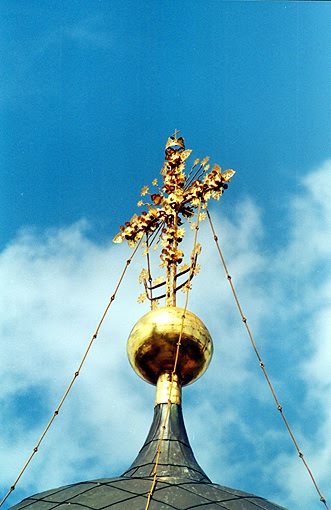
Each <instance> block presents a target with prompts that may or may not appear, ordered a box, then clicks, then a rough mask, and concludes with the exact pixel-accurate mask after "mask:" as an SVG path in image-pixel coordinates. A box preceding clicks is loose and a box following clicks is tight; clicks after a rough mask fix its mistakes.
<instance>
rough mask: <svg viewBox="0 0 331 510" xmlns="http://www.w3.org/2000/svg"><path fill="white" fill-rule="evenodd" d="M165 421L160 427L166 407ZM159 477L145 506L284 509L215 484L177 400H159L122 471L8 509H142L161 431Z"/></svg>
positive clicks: (165, 509) (153, 509)
mask: <svg viewBox="0 0 331 510" xmlns="http://www.w3.org/2000/svg"><path fill="white" fill-rule="evenodd" d="M168 411H169V415H168V423H167V427H166V429H165V430H163V425H164V420H165V419H166V415H167V412H168ZM162 431H163V433H164V436H163V439H162V443H161V445H162V446H161V455H160V458H159V463H158V468H157V482H156V486H155V489H154V491H153V495H152V498H151V501H150V505H149V510H189V509H194V510H217V509H220V508H222V509H223V510H285V509H284V508H282V507H280V506H278V505H276V504H274V503H271V502H269V501H267V500H266V499H264V498H262V497H259V496H254V495H253V494H248V493H245V492H242V491H239V490H236V489H230V488H228V487H223V486H221V485H217V484H214V483H212V482H211V481H210V479H209V478H208V476H207V475H206V474H205V473H204V471H203V470H202V469H201V467H200V466H199V464H198V463H197V461H196V459H195V457H194V454H193V452H192V449H191V447H190V444H189V441H188V437H187V434H186V430H185V425H184V421H183V416H182V409H181V406H180V405H177V404H171V407H170V409H169V410H168V404H159V405H157V406H156V407H155V411H154V419H153V422H152V425H151V428H150V431H149V434H148V436H147V439H146V441H145V443H144V445H143V447H142V449H141V450H140V452H139V454H138V456H137V458H136V459H135V460H134V462H133V463H132V465H131V466H130V468H129V469H128V470H127V471H125V472H124V473H123V474H122V476H120V477H117V478H103V479H100V480H93V481H86V482H81V483H76V484H73V485H67V486H65V487H60V488H57V489H52V490H48V491H46V492H42V493H40V494H36V495H34V496H31V497H29V498H27V499H25V500H23V501H22V502H21V503H18V504H17V505H15V506H13V507H12V509H11V510H23V509H25V510H53V509H55V508H56V509H59V508H61V509H63V508H64V507H66V508H68V505H70V510H83V509H86V510H105V509H112V510H145V508H146V502H147V494H148V492H149V491H150V490H151V486H152V480H153V476H152V472H153V469H154V466H155V458H156V454H157V448H158V445H159V444H160V437H161V434H162Z"/></svg>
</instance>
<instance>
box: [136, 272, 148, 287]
mask: <svg viewBox="0 0 331 510" xmlns="http://www.w3.org/2000/svg"><path fill="white" fill-rule="evenodd" d="M147 278H148V271H147V269H145V268H144V269H142V270H141V271H140V274H139V277H138V281H139V283H142V282H143V281H144V280H146V279H147Z"/></svg>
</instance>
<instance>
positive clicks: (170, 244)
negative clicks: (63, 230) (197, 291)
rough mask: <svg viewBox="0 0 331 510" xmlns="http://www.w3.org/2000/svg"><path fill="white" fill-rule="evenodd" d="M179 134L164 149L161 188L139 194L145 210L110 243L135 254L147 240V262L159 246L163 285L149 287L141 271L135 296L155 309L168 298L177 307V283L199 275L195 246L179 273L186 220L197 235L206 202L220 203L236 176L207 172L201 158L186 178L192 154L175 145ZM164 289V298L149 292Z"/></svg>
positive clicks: (156, 185) (215, 168) (178, 143)
mask: <svg viewBox="0 0 331 510" xmlns="http://www.w3.org/2000/svg"><path fill="white" fill-rule="evenodd" d="M177 134H178V131H175V133H174V134H173V135H172V136H171V137H170V138H168V141H167V143H166V146H165V162H164V165H163V167H162V169H161V175H162V177H163V184H162V186H159V183H158V181H157V179H155V180H154V181H153V182H152V186H153V187H154V190H152V191H150V189H149V187H148V186H144V187H143V188H142V190H141V196H142V197H146V196H148V197H149V201H145V200H146V199H145V198H143V199H142V200H140V201H139V202H138V204H137V205H138V206H139V207H145V208H146V209H145V210H144V211H142V212H141V214H139V215H137V214H134V216H133V217H132V218H131V220H130V221H128V222H126V223H125V225H122V226H121V227H120V232H119V233H118V234H117V235H116V236H115V238H114V239H113V241H114V242H115V243H121V242H122V241H124V240H126V241H127V242H128V244H129V246H130V247H132V248H133V247H134V246H136V243H137V242H138V241H140V240H141V239H142V237H144V236H146V240H145V242H144V243H143V246H144V254H145V255H147V256H148V254H149V251H150V248H151V247H152V246H153V247H154V249H157V248H158V247H159V246H160V245H161V248H162V250H161V254H160V259H161V263H160V266H161V267H162V268H165V269H166V279H165V280H164V278H161V277H159V278H157V279H156V280H154V282H152V283H151V281H150V280H151V278H150V271H147V270H146V269H143V271H142V272H141V274H140V281H141V283H144V285H145V293H144V294H142V295H141V296H139V298H138V301H140V302H142V301H143V300H144V299H145V297H148V298H149V299H150V300H151V301H152V302H154V303H153V305H154V306H155V305H156V300H157V299H160V298H162V297H165V298H166V304H167V305H175V294H176V291H177V290H178V289H179V288H181V287H184V284H183V285H177V278H178V277H179V276H181V275H183V274H185V273H187V272H189V273H190V276H189V280H188V281H190V280H191V278H192V277H193V276H194V274H195V273H196V272H197V271H198V266H197V264H196V259H197V255H198V253H199V251H200V249H201V247H200V246H199V245H197V246H196V247H195V250H194V251H195V252H194V253H192V255H191V267H190V266H188V265H186V264H185V265H184V266H182V267H179V272H178V271H177V268H178V266H179V264H181V263H182V261H183V257H184V253H183V251H182V250H181V249H179V247H178V245H179V244H180V243H181V241H182V240H183V237H184V235H185V230H184V228H183V224H184V220H187V221H188V222H189V223H190V226H191V228H192V229H195V227H196V225H197V223H199V222H200V221H202V220H204V219H205V217H206V212H205V209H206V208H207V203H208V201H209V200H210V199H211V198H213V199H215V200H219V199H220V197H221V196H222V194H223V192H224V190H225V189H227V187H228V182H229V181H230V179H231V178H232V177H233V175H234V174H235V171H234V170H225V171H224V172H221V168H220V167H219V166H218V165H217V164H215V165H214V166H213V167H212V168H211V169H210V165H209V163H208V161H209V158H208V157H205V158H204V159H202V160H201V161H200V160H199V159H196V160H195V161H194V162H193V165H192V167H191V169H190V171H189V172H188V174H187V175H186V174H185V165H186V160H187V159H188V157H189V156H190V154H191V152H192V151H191V150H189V149H185V144H184V139H183V138H182V137H179V138H178V139H177ZM148 280H149V284H148V283H147V282H148ZM186 283H187V282H186ZM162 285H165V286H166V291H165V294H163V295H161V296H158V297H157V298H156V297H153V294H152V291H154V292H155V290H157V289H159V288H160V287H162Z"/></svg>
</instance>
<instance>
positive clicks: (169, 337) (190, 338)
mask: <svg viewBox="0 0 331 510" xmlns="http://www.w3.org/2000/svg"><path fill="white" fill-rule="evenodd" d="M179 339H180V348H179V356H178V362H177V368H176V374H177V376H178V379H179V382H180V384H181V385H182V386H184V385H187V384H190V383H192V382H193V381H195V380H196V379H198V378H199V377H200V376H201V375H202V374H203V373H204V372H205V370H206V369H207V367H208V365H209V363H210V360H211V357H212V353H213V343H212V339H211V336H210V334H209V331H208V329H207V328H206V326H205V325H204V324H203V322H202V321H201V320H200V319H199V317H197V316H196V315H194V314H193V313H192V312H189V311H188V310H184V309H183V308H177V307H162V308H158V309H156V310H152V311H150V312H148V313H147V314H145V315H144V316H143V317H141V319H139V320H138V322H137V323H136V324H135V326H134V327H133V329H132V331H131V333H130V336H129V339H128V344H127V350H128V356H129V360H130V363H131V365H132V367H133V369H134V370H135V372H137V374H138V375H139V376H140V377H141V378H142V379H144V380H145V381H147V382H149V383H151V384H156V383H157V380H158V378H159V376H160V375H161V374H163V373H166V372H172V371H173V369H174V363H175V357H176V350H177V343H178V340H179Z"/></svg>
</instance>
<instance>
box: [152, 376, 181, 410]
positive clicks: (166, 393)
mask: <svg viewBox="0 0 331 510" xmlns="http://www.w3.org/2000/svg"><path fill="white" fill-rule="evenodd" d="M181 393H182V392H181V386H180V384H179V381H178V376H177V375H174V376H173V379H172V381H171V373H170V372H166V373H164V374H161V375H160V377H159V378H158V380H157V383H156V395H155V405H157V404H167V403H168V402H169V400H170V403H171V404H177V405H180V404H181V401H182V398H181Z"/></svg>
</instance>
